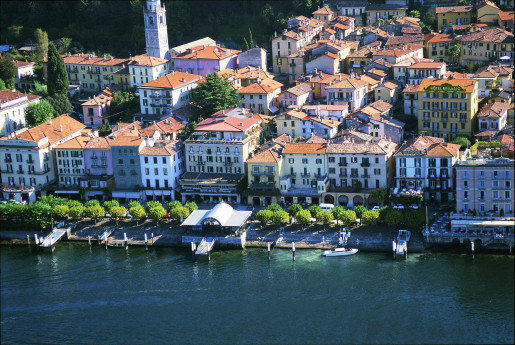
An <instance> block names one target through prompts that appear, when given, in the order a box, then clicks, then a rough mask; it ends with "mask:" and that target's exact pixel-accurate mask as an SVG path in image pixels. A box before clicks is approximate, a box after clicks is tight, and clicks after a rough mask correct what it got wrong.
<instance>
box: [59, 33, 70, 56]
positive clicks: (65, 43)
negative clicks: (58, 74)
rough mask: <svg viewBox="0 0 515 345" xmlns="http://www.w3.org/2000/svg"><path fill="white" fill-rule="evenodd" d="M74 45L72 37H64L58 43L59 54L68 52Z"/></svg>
mask: <svg viewBox="0 0 515 345" xmlns="http://www.w3.org/2000/svg"><path fill="white" fill-rule="evenodd" d="M71 45H72V39H71V38H69V37H63V38H61V40H60V41H59V43H57V50H58V51H59V54H66V53H67V52H68V50H69V49H70V46H71Z"/></svg>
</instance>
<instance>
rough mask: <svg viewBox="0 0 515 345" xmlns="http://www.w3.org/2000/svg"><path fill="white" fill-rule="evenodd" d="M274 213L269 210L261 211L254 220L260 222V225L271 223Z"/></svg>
mask: <svg viewBox="0 0 515 345" xmlns="http://www.w3.org/2000/svg"><path fill="white" fill-rule="evenodd" d="M273 216H274V212H272V211H270V210H261V211H259V212H258V213H257V214H256V219H257V220H259V221H260V222H261V224H262V225H266V224H268V223H270V222H271V221H272V217H273Z"/></svg>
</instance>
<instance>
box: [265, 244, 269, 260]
mask: <svg viewBox="0 0 515 345" xmlns="http://www.w3.org/2000/svg"><path fill="white" fill-rule="evenodd" d="M266 247H267V250H268V261H270V242H267V243H266Z"/></svg>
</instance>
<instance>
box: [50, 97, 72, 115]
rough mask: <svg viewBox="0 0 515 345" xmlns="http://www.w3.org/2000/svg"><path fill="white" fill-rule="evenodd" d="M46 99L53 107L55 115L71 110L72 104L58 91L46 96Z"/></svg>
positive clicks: (68, 112) (69, 112)
mask: <svg viewBox="0 0 515 345" xmlns="http://www.w3.org/2000/svg"><path fill="white" fill-rule="evenodd" d="M46 99H47V101H48V103H50V104H51V105H52V107H53V108H54V110H55V114H56V116H59V115H62V114H71V112H72V111H73V106H72V104H71V103H70V100H69V99H68V96H66V94H62V93H58V94H55V95H53V96H48V97H47V98H46Z"/></svg>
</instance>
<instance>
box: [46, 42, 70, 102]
mask: <svg viewBox="0 0 515 345" xmlns="http://www.w3.org/2000/svg"><path fill="white" fill-rule="evenodd" d="M68 85H70V82H69V81H68V73H66V67H65V66H64V60H63V58H62V57H61V56H60V55H59V53H58V52H57V49H56V48H55V46H54V44H53V43H52V42H50V43H49V44H48V63H47V87H48V95H49V96H50V97H54V96H55V95H56V94H63V95H66V92H67V89H68Z"/></svg>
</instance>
